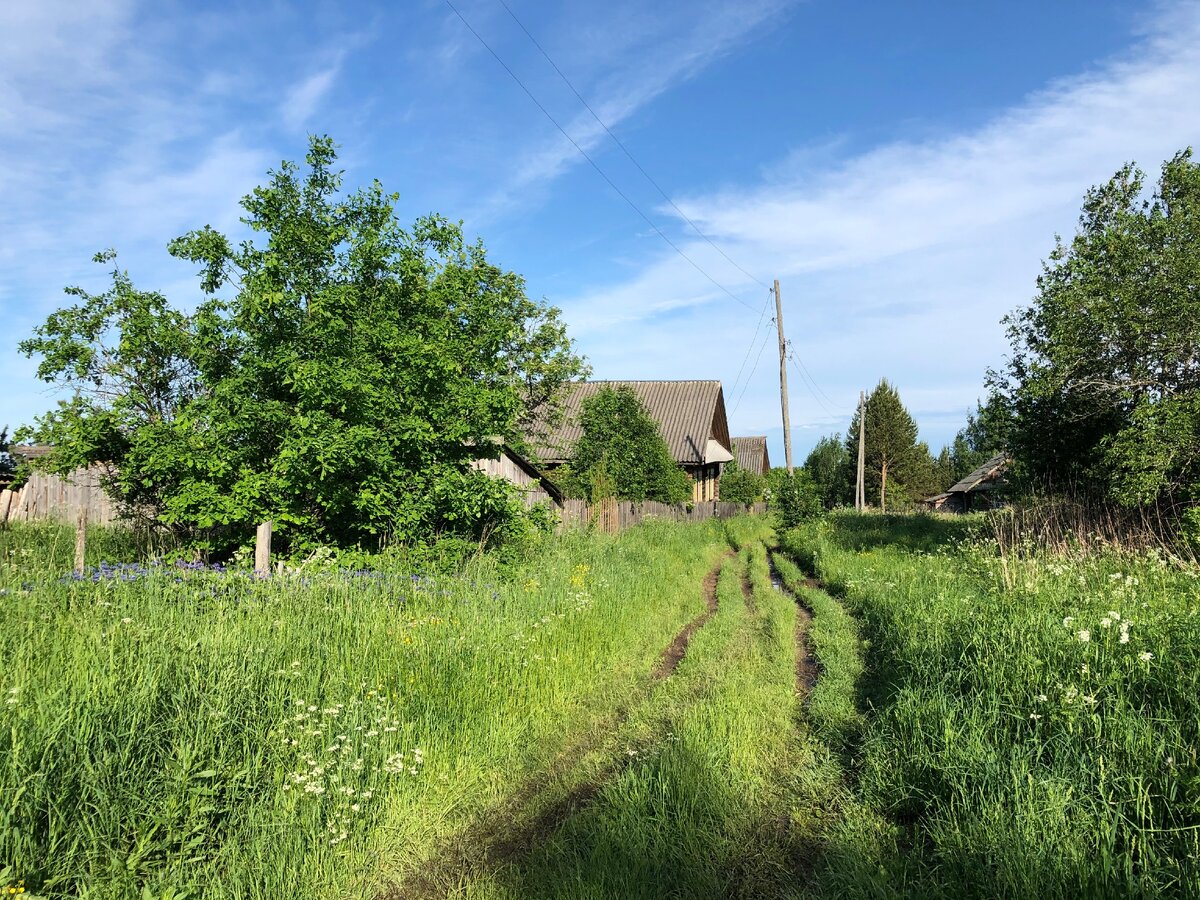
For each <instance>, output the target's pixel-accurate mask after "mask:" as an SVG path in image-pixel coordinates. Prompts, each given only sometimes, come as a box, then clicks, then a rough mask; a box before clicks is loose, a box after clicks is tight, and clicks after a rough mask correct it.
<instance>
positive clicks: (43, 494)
mask: <svg viewBox="0 0 1200 900" xmlns="http://www.w3.org/2000/svg"><path fill="white" fill-rule="evenodd" d="M101 473H102V470H101V469H100V468H99V467H93V468H91V469H77V470H75V471H74V472H72V473H71V474H70V475H69V476H66V477H60V476H58V475H46V474H44V473H42V472H34V473H32V474H31V475H30V476H29V480H28V481H27V482H25V486H24V487H22V488H20V489H18V490H15V491H7V490H6V491H0V523H3V522H35V521H39V520H42V519H57V520H59V521H62V522H72V523H73V522H75V521H76V520H77V519H78V517H79V514H80V513H81V512H84V511H86V512H87V518H88V522H90V523H91V524H93V525H108V524H111V523H112V522H115V521H116V520H117V510H116V507H115V506H114V505H113V502H112V500H110V499H109V497H108V494H106V493H105V492H104V489H103V488H102V487H101V486H100V476H101Z"/></svg>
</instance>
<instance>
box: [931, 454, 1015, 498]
mask: <svg viewBox="0 0 1200 900" xmlns="http://www.w3.org/2000/svg"><path fill="white" fill-rule="evenodd" d="M1007 466H1008V457H1007V456H1005V455H1004V454H1003V453H998V454H996V455H995V456H993V457H992V458H991V459H989V460H988V461H987V462H985V463H984V464H983V465H982V466H980V467H979V468H978V469H976V470H975V471H974V472H972V473H971V474H970V475H967V476H966V477H965V478H963V479H962V480H961V481H959V482H957V483H956V484H955V485H954V486H953V487H952V488H950V489H949V490H948V491H947V492H946V493H948V494H967V493H970V492H971V491H978V490H982V489H984V488H985V487H986V484H985V483H986V482H990V481H993V480H995V478H996V476H998V475H999V474H1000V473H1001V472H1003V471H1004V469H1005V468H1006V467H1007Z"/></svg>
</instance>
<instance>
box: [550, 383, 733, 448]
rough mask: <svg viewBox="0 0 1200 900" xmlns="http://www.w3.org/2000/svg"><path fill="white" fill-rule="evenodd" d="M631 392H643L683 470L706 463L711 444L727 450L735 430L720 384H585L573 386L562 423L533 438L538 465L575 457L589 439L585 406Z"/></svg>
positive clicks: (565, 401) (643, 399)
mask: <svg viewBox="0 0 1200 900" xmlns="http://www.w3.org/2000/svg"><path fill="white" fill-rule="evenodd" d="M623 385H624V386H628V387H631V388H633V389H634V391H636V392H637V395H638V397H639V398H641V401H642V403H644V404H645V405H646V409H647V410H649V412H650V415H651V417H653V418H654V420H655V421H657V422H658V428H659V431H660V432H661V434H662V436H663V440H665V441H666V442H667V447H668V449H670V451H671V456H672V457H673V458H674V460H675V462H677V463H679V464H681V465H699V464H701V463H703V462H704V453H705V448H706V445H707V444H708V441H709V440H710V439H711V440H715V441H716V442H717V443H718V444H720V445H721V446H722V447H724V448H725V449H726V450H729V449H731V448H730V446H729V424H728V422H727V421H726V418H725V396H724V394H723V393H722V391H721V382H719V381H579V382H575V383H573V384H570V385H567V387H566V389H565V396H564V398H563V407H562V411H563V416H562V421H561V422H559V423H557V424H553V425H545V424H543V425H541V426H539V427H538V428H536V429H535V432H537V433H536V434H535V435H531V436H530V440H531V442H532V443H533V444H534V449H535V451H536V453H537V456H538V459H539V460H540V461H541V462H543V463H548V464H550V465H554V464H558V463H564V462H566V461H567V460H568V459H570V457H571V453H572V452H573V451H574V449H575V445H576V443H578V441H579V438H580V437H581V436H582V435H583V428H582V427H581V426H580V424H579V414H580V411H581V410H582V408H583V401H584V400H585V399H587V398H588V397H591V396H592V395H593V394H595V393H596V392H597V391H599V390H600V389H601V388H604V387H613V388H615V387H621V386H623Z"/></svg>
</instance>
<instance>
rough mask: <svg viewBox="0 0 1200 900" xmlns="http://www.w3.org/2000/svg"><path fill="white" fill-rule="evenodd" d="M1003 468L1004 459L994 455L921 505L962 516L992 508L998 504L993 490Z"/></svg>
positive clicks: (999, 481)
mask: <svg viewBox="0 0 1200 900" xmlns="http://www.w3.org/2000/svg"><path fill="white" fill-rule="evenodd" d="M1007 468H1008V457H1007V456H1005V455H1004V454H1003V453H1000V454H997V455H996V456H993V457H992V458H991V459H989V460H988V461H987V462H985V463H984V464H983V465H982V466H980V467H979V468H978V469H976V470H975V471H974V472H972V473H971V474H969V475H967V476H966V477H965V478H963V479H962V480H961V481H959V482H957V483H956V484H955V485H954V486H953V487H951V488H950V489H949V490H946V491H943V492H942V493H940V494H936V495H934V496H933V497H926V498H925V499H924V500H923V501H921V502H922V503H924V504H925V505H926V506H927V507H929V508H930V509H935V510H940V511H941V512H956V513H965V512H971V511H972V510H976V509H992V508H994V507H996V506H997V505H999V504H998V502H997V500H996V497H995V495H994V491H995V490H996V488H998V487H1000V486H1001V485H1002V484H1003V483H1004V470H1005V469H1007Z"/></svg>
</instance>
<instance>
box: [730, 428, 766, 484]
mask: <svg viewBox="0 0 1200 900" xmlns="http://www.w3.org/2000/svg"><path fill="white" fill-rule="evenodd" d="M733 452H734V453H735V454H736V455H737V463H738V467H739V468H742V469H745V470H746V471H747V472H753V473H754V474H755V475H766V474H767V473H768V472H769V471H771V457H770V455H769V454H768V453H767V438H766V435H751V436H750V437H735V438H734V439H733Z"/></svg>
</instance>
